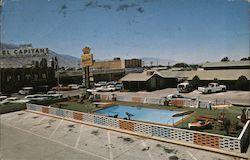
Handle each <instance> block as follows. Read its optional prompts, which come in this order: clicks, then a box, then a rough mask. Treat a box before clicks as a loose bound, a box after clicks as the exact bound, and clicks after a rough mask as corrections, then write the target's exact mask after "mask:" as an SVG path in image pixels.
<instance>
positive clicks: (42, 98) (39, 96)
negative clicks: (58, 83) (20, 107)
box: [23, 94, 48, 101]
mask: <svg viewBox="0 0 250 160" xmlns="http://www.w3.org/2000/svg"><path fill="white" fill-rule="evenodd" d="M23 99H24V100H30V101H31V100H33V101H39V100H45V99H48V96H44V95H39V94H34V95H28V96H25V97H24V98H23Z"/></svg>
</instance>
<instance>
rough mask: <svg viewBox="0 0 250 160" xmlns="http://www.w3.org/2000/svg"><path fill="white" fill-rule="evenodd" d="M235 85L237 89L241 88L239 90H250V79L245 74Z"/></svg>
mask: <svg viewBox="0 0 250 160" xmlns="http://www.w3.org/2000/svg"><path fill="white" fill-rule="evenodd" d="M235 86H236V89H239V90H245V91H248V90H250V88H249V81H248V80H247V78H246V77H245V76H240V77H239V78H238V80H237V81H236V83H235Z"/></svg>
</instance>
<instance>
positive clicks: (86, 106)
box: [51, 100, 95, 113]
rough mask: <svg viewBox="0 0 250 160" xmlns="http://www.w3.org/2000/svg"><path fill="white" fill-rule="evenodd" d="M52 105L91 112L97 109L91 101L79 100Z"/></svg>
mask: <svg viewBox="0 0 250 160" xmlns="http://www.w3.org/2000/svg"><path fill="white" fill-rule="evenodd" d="M51 106H52V107H56V108H58V107H61V108H62V109H67V110H73V111H78V112H85V113H91V112H92V111H93V110H94V109H95V105H94V104H92V103H91V102H90V101H87V100H86V101H84V102H83V103H79V102H60V103H56V104H53V105H51Z"/></svg>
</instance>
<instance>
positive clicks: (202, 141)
mask: <svg viewBox="0 0 250 160" xmlns="http://www.w3.org/2000/svg"><path fill="white" fill-rule="evenodd" d="M27 109H28V110H32V111H38V112H42V113H46V114H51V115H56V116H60V117H65V118H69V119H75V120H78V121H82V122H87V123H91V124H96V125H99V126H100V125H101V126H106V127H112V128H114V129H115V128H117V129H122V130H126V131H131V132H135V133H140V134H144V135H148V136H154V137H160V138H166V139H170V140H176V141H180V142H185V143H193V144H197V145H201V146H207V147H211V148H217V149H222V150H226V151H233V152H238V153H241V152H243V151H245V150H246V149H247V148H248V146H249V141H250V140H249V136H250V121H248V122H247V124H246V125H245V126H244V128H243V130H242V132H241V134H240V136H239V137H238V138H236V137H229V136H222V135H217V134H210V133H204V132H198V131H192V130H186V129H179V128H174V127H168V126H163V125H158V124H150V123H143V122H138V121H130V120H123V119H118V118H112V117H107V116H103V115H97V114H88V113H81V112H76V111H69V110H65V109H60V108H52V107H47V106H39V105H35V104H27Z"/></svg>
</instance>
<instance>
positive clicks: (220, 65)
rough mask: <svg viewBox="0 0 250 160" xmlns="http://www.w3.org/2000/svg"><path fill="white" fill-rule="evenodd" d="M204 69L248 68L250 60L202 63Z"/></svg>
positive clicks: (249, 67)
mask: <svg viewBox="0 0 250 160" xmlns="http://www.w3.org/2000/svg"><path fill="white" fill-rule="evenodd" d="M202 68H204V70H225V69H250V61H249V60H246V61H229V62H211V63H205V64H203V65H202Z"/></svg>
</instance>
